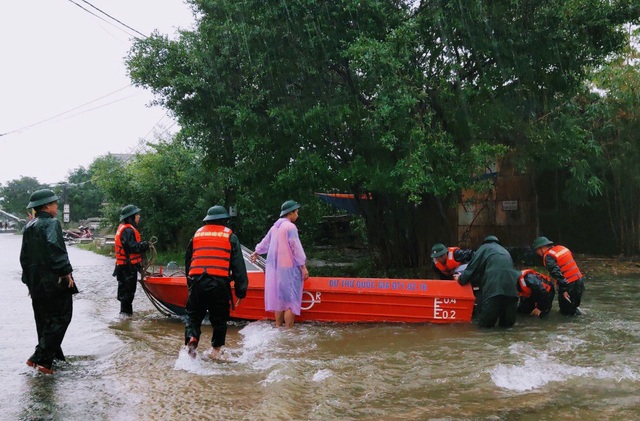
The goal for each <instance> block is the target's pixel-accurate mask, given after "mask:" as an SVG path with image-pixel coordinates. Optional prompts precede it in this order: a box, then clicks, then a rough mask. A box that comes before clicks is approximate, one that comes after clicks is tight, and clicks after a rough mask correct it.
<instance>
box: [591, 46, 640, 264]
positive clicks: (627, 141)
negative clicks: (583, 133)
mask: <svg viewBox="0 0 640 421" xmlns="http://www.w3.org/2000/svg"><path fill="white" fill-rule="evenodd" d="M638 58H639V57H638V52H637V51H634V52H633V54H629V55H626V56H622V57H619V58H618V59H617V60H615V61H612V62H611V63H608V64H607V65H606V66H603V67H602V68H601V69H599V70H598V71H597V72H596V74H595V78H594V83H595V85H596V86H597V87H598V88H599V89H600V90H601V91H600V92H602V93H601V94H599V95H597V96H596V97H595V98H593V97H592V102H590V103H588V105H587V106H586V107H585V109H584V111H585V113H584V116H585V120H586V122H587V123H588V124H589V126H588V128H589V129H590V130H591V131H592V133H593V137H594V139H595V141H597V142H598V145H599V146H600V148H601V151H602V152H601V155H600V157H599V159H598V160H597V161H595V162H591V164H592V165H593V166H595V167H596V170H597V175H598V176H599V179H600V180H602V182H603V183H602V186H601V191H602V194H603V195H604V198H605V201H606V203H607V205H608V209H607V211H608V212H607V213H608V217H609V218H608V219H609V222H610V224H611V227H612V232H613V233H614V236H615V238H616V240H617V242H618V246H619V249H620V252H621V253H622V254H624V255H627V256H631V255H637V254H638V253H639V252H640V164H639V163H640V137H639V136H638V133H640V65H639V64H638V61H637V60H638ZM594 164H595V165H594Z"/></svg>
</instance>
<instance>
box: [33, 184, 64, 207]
mask: <svg viewBox="0 0 640 421" xmlns="http://www.w3.org/2000/svg"><path fill="white" fill-rule="evenodd" d="M58 199H59V198H58V196H56V194H55V193H54V192H53V190H49V189H41V190H36V191H34V192H33V193H32V194H31V197H29V204H28V205H27V209H31V208H37V207H38V206H42V205H46V204H47V203H51V202H56V201H57V200H58Z"/></svg>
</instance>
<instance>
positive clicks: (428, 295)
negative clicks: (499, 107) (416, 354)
mask: <svg viewBox="0 0 640 421" xmlns="http://www.w3.org/2000/svg"><path fill="white" fill-rule="evenodd" d="M248 275H249V288H248V290H247V296H246V298H245V299H243V300H242V303H241V304H240V305H239V306H237V307H236V308H235V309H233V310H232V311H231V317H232V318H233V319H239V320H264V319H273V318H274V314H273V313H272V312H266V311H265V310H264V273H263V272H250V273H249V274H248ZM143 282H144V287H145V289H146V290H147V291H148V293H149V294H150V295H151V296H152V297H153V298H155V299H156V300H158V301H159V302H160V303H162V305H163V306H165V307H166V308H167V309H169V310H170V311H171V312H172V313H174V314H178V315H183V314H185V312H184V308H185V305H186V302H187V296H188V289H187V283H186V278H185V277H184V276H169V277H164V276H150V277H147V278H145V279H144V281H143ZM234 300H235V298H234ZM474 301H475V298H474V295H473V291H472V289H471V287H470V286H469V285H465V286H461V285H459V284H458V283H457V282H455V281H441V280H432V279H382V278H337V277H311V278H309V279H307V280H306V281H305V283H304V291H303V296H302V311H301V313H300V316H296V320H297V321H316V322H338V323H374V322H402V323H464V322H469V321H470V320H471V314H472V312H473V305H474Z"/></svg>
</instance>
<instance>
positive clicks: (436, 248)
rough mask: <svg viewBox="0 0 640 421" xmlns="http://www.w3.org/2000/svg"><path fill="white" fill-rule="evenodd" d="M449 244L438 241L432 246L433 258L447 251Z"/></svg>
mask: <svg viewBox="0 0 640 421" xmlns="http://www.w3.org/2000/svg"><path fill="white" fill-rule="evenodd" d="M447 250H448V249H447V246H445V245H444V244H442V243H436V244H434V245H433V247H431V258H432V259H435V258H436V257H440V256H442V255H444V254H446V253H447Z"/></svg>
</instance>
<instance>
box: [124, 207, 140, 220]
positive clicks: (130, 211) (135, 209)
mask: <svg viewBox="0 0 640 421" xmlns="http://www.w3.org/2000/svg"><path fill="white" fill-rule="evenodd" d="M141 211H142V210H141V209H140V208H139V207H137V206H136V205H127V206H125V207H124V208H122V210H121V211H120V221H124V220H125V219H127V218H128V217H130V216H131V215H135V214H136V213H140V212H141Z"/></svg>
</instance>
